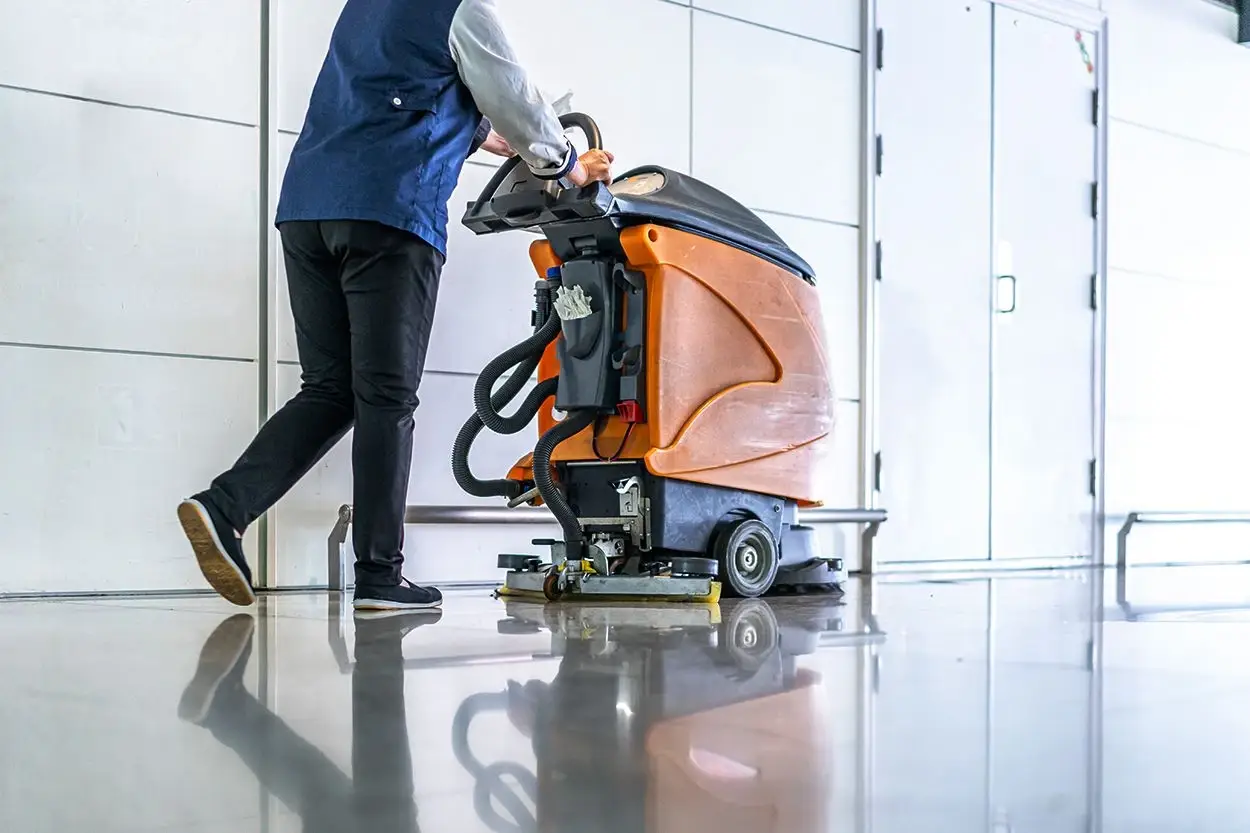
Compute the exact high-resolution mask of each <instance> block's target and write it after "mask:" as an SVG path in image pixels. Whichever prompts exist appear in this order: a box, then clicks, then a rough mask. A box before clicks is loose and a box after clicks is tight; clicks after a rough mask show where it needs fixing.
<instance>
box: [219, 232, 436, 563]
mask: <svg viewBox="0 0 1250 833" xmlns="http://www.w3.org/2000/svg"><path fill="white" fill-rule="evenodd" d="M279 231H280V233H281V236H282V249H283V253H284V255H285V259H286V271H287V282H288V285H289V287H290V295H291V312H292V313H293V314H294V317H295V336H296V343H297V346H298V348H299V360H300V367H301V370H302V382H303V383H302V385H301V387H300V392H299V394H298V395H297V396H296V397H295V398H294V399H292V400H291V401H290V402H288V403H287V404H286V405H284V406H283V407H282V409H281V410H279V411H278V412H277V413H276V414H274V415H273V417H272V418H271V419H270V420H269V421H268V422H266V423H265V425H264V427H263V428H261V430H260V433H259V434H257V436H256V439H255V440H254V441H253V442H252V444H251V446H249V447H248V449H247V450H246V451H245V452H244V453H243V456H242V457H240V458H239V460H238V462H237V463H235V465H234V467H233V468H231V469H230V470H229V471H228V472H226V473H225V474H222V475H221V476H220V477H218V478H217V479H216V480H214V481H213V484H212V487H211V488H210V489H209V492H208V495H207V496H208V498H209V499H210V500H212V501H213V503H215V504H216V505H217V506H218V507H219V508H220V509H221V511H222V513H223V514H224V515H225V516H226V517H227V518H228V519H229V520H230V522H231V523H232V524H233V525H234V527H235V529H236V530H238V531H242V530H244V529H246V528H247V527H248V526H249V525H250V524H251V523H252V522H253V521H255V520H256V519H257V518H258V517H260V516H261V515H262V514H264V513H265V511H267V510H268V509H269V508H270V507H271V506H273V504H275V503H276V502H277V501H278V500H279V499H280V498H281V497H282V496H283V495H285V494H286V493H287V492H288V491H289V490H290V488H291V487H292V486H294V485H295V483H296V482H297V481H298V480H299V479H300V478H301V477H303V476H304V475H305V474H306V473H307V472H308V470H309V469H311V468H312V467H313V466H314V465H316V463H317V462H318V461H319V460H320V459H321V458H322V457H323V456H325V454H326V452H328V451H329V450H330V449H331V448H333V447H334V445H335V444H336V443H337V442H338V441H339V440H340V439H342V437H343V435H344V434H345V433H347V431H348V429H350V428H352V427H353V426H354V427H355V435H354V438H353V442H352V493H353V494H352V503H353V506H354V507H355V510H354V516H353V521H352V540H353V542H354V544H355V549H356V583H357V585H366V586H379V585H395V584H398V583H399V580H400V574H401V570H402V569H403V546H404V508H405V505H406V503H407V496H408V476H409V473H410V471H411V468H412V436H413V419H412V415H413V411H415V410H416V407H417V388H418V386H419V385H420V382H421V373H422V371H423V369H424V367H425V354H426V350H427V348H428V347H429V341H430V330H431V328H432V327H433V323H434V306H435V302H436V300H437V297H438V282H439V276H440V274H441V272H442V268H443V256H442V254H441V253H440V252H439V251H438V250H437V249H434V248H433V247H431V246H430V245H428V244H427V243H425V242H424V241H423V240H421V239H420V238H418V237H416V236H414V235H412V234H409V233H407V232H405V231H400V230H399V229H394V228H391V227H389V226H384V225H380V224H376V223H365V222H356V221H333V222H297V223H284V224H283V225H282V226H281V228H280V229H279Z"/></svg>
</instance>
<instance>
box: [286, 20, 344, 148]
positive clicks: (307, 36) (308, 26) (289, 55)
mask: <svg viewBox="0 0 1250 833" xmlns="http://www.w3.org/2000/svg"><path fill="white" fill-rule="evenodd" d="M276 5H277V19H278V32H277V36H278V38H277V49H278V127H279V128H281V129H282V130H291V131H295V132H299V129H300V128H301V127H303V124H304V113H306V112H307V111H308V97H309V96H310V95H312V89H313V84H314V83H316V81H317V74H318V73H319V72H320V71H321V64H322V63H323V62H324V61H325V57H326V48H327V47H328V46H329V45H330V34H331V33H332V32H333V31H334V24H335V23H336V22H337V21H338V19H339V12H341V11H342V10H343V0H276Z"/></svg>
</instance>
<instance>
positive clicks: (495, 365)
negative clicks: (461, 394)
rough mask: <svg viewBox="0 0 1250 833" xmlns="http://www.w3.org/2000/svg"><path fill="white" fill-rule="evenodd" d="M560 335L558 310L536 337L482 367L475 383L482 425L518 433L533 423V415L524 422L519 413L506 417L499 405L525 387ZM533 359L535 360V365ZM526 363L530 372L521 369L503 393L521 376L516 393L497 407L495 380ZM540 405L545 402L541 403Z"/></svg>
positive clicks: (531, 337) (507, 400)
mask: <svg viewBox="0 0 1250 833" xmlns="http://www.w3.org/2000/svg"><path fill="white" fill-rule="evenodd" d="M559 334H560V316H558V315H556V314H554V312H553V313H552V314H551V315H549V316H548V317H547V320H546V321H545V322H543V325H542V326H541V327H539V328H538V329H537V330H536V331H535V332H534V334H533V335H532V336H530V337H529V338H527V339H525V341H522V342H521V343H520V344H518V345H516V346H515V347H511V348H509V349H507V350H505V351H504V352H503V353H500V354H499V355H498V356H496V357H495V358H494V359H492V360H491V361H490V363H489V364H487V365H486V367H485V368H483V370H482V374H481V375H480V376H478V377H477V384H475V385H474V386H473V408H474V410H475V411H477V416H478V418H479V419H481V420H482V424H483V425H485V426H486V427H487V428H489V429H490V430H492V431H494V432H495V433H496V434H515V433H517V432H518V431H520V430H521V429H522V428H524V427H525V426H526V425H529V422H530V420H531V419H533V418H534V415H533V414H530V416H529V417H526V419H525V421H524V422H518V420H519V419H520V418H521V417H522V416H524V414H523V413H518V414H516V415H515V416H513V417H510V418H509V417H505V416H503V415H502V414H500V413H499V408H502V407H504V406H505V405H507V404H508V403H509V402H511V401H512V399H513V397H515V396H516V394H517V392H519V391H520V389H521V387H523V386H524V385H525V383H526V382H528V381H529V378H530V376H531V375H532V374H533V372H534V368H535V367H537V366H538V362H539V361H540V359H541V358H542V353H543V351H544V350H546V349H547V345H548V344H550V343H551V342H553V341H555V339H556V336H558V335H559ZM530 362H533V364H532V365H531V364H530ZM522 363H525V366H526V367H528V368H529V369H528V372H521V371H518V372H517V373H514V374H513V375H512V378H510V379H509V380H508V381H507V382H505V383H504V386H503V388H501V389H500V391H499V393H500V394H502V393H503V392H504V391H506V390H508V389H509V386H510V383H512V382H513V381H514V380H516V379H517V377H520V383H519V384H518V385H517V386H516V388H515V389H513V390H512V396H509V397H507V399H504V400H503V401H502V404H500V405H498V406H496V404H495V396H494V395H492V391H494V389H495V383H496V382H498V381H499V379H500V377H501V376H503V375H504V374H505V373H507V372H508V371H509V370H511V369H512V368H514V367H516V366H517V365H519V364H522ZM539 404H542V403H541V402H540V403H539Z"/></svg>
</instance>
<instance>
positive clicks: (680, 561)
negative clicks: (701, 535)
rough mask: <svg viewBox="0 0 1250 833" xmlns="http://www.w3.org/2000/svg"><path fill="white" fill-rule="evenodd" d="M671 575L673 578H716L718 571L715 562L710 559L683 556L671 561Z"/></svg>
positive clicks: (718, 568)
mask: <svg viewBox="0 0 1250 833" xmlns="http://www.w3.org/2000/svg"><path fill="white" fill-rule="evenodd" d="M672 564H673V575H675V576H700V577H702V576H711V577H712V578H716V576H717V573H718V572H719V570H720V567H719V565H717V563H716V561H715V560H714V559H711V558H688V557H685V556H682V557H678V558H674V559H673V562H672Z"/></svg>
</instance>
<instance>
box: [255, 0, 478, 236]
mask: <svg viewBox="0 0 1250 833" xmlns="http://www.w3.org/2000/svg"><path fill="white" fill-rule="evenodd" d="M460 3H461V0H348V2H347V5H346V7H345V8H344V9H343V12H342V15H341V17H340V18H339V21H338V25H337V26H336V27H335V29H334V34H333V36H332V38H331V41H330V49H329V54H328V55H327V57H326V60H325V64H324V65H323V66H322V69H321V74H320V76H319V77H318V78H317V83H316V86H315V87H314V88H313V93H312V100H311V102H310V104H309V108H308V115H307V117H306V118H305V122H304V127H303V130H302V132H301V133H300V136H299V139H298V141H296V143H295V149H294V151H293V152H292V153H291V160H290V163H289V164H288V165H287V169H286V177H285V179H284V181H283V184H282V193H281V196H280V199H279V201H278V212H277V219H276V222H277V223H278V224H279V225H281V224H282V223H284V222H287V221H291V220H368V221H375V222H379V223H384V224H386V225H389V226H394V227H396V228H400V229H404V230H406V231H409V232H411V233H413V234H415V235H417V236H418V237H420V238H421V239H423V240H424V241H425V242H427V243H429V244H430V245H431V246H433V247H434V248H436V249H438V250H439V251H440V252H441V253H443V254H446V246H447V222H448V217H447V202H448V200H449V199H450V197H451V192H452V189H453V188H455V186H456V182H457V180H458V179H459V177H460V172H461V168H462V167H463V165H464V163H465V160H466V159H467V158H468V156H469V154H470V153H471V152H473V151H474V150H475V149H476V147H477V146H478V145H480V144H481V142H482V141H483V140H484V139H485V137H486V134H487V132H488V130H489V122H487V121H485V120H484V119H483V117H482V113H481V112H480V111H479V110H478V108H477V105H476V104H475V102H474V99H473V95H472V93H471V92H470V91H469V88H468V87H467V86H466V85H465V83H464V82H463V81H462V80H461V77H460V75H459V73H458V71H457V66H456V62H455V60H454V59H453V57H452V52H451V46H450V45H449V32H450V29H451V25H452V20H453V18H454V17H455V14H456V10H457V8H458V7H459V6H460Z"/></svg>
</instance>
